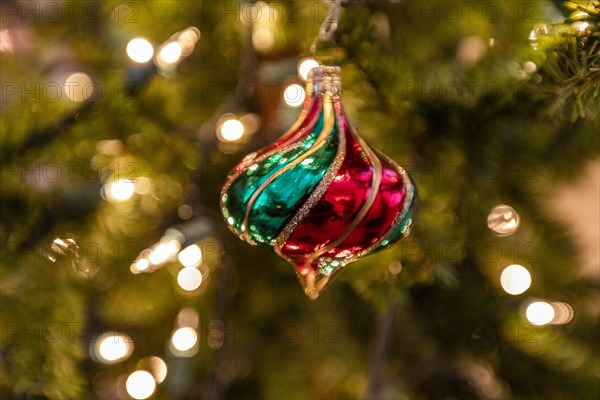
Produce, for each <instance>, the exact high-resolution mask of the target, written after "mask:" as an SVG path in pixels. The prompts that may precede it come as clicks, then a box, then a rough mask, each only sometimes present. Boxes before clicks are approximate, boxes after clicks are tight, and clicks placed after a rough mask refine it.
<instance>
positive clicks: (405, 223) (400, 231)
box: [379, 200, 415, 249]
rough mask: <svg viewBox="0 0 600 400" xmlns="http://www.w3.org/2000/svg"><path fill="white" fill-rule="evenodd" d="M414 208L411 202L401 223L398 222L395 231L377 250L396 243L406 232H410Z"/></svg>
mask: <svg viewBox="0 0 600 400" xmlns="http://www.w3.org/2000/svg"><path fill="white" fill-rule="evenodd" d="M414 206H415V202H414V200H413V204H411V206H410V208H409V209H408V211H406V214H405V215H404V217H402V221H400V223H399V224H398V226H397V227H396V229H394V231H393V232H392V233H391V235H390V236H389V237H388V238H387V239H386V240H384V241H383V242H381V246H380V247H379V249H383V248H385V247H387V246H389V245H390V244H393V243H394V242H396V241H398V240H399V239H400V238H402V237H403V236H404V235H406V233H407V232H409V231H410V228H411V226H412V224H413V222H414V221H413V217H414V212H413V209H414Z"/></svg>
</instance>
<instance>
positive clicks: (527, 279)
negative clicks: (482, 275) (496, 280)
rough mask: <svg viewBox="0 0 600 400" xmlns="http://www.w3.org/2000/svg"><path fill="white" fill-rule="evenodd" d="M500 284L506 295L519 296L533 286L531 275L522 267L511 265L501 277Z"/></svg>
mask: <svg viewBox="0 0 600 400" xmlns="http://www.w3.org/2000/svg"><path fill="white" fill-rule="evenodd" d="M500 284H501V285H502V289H504V291H505V292H506V293H508V294H512V295H518V294H521V293H523V292H525V291H526V290H527V289H529V286H531V274H530V273H529V271H528V270H527V269H526V268H525V267H523V266H521V265H518V264H513V265H509V266H508V267H506V268H504V270H503V271H502V274H501V275H500Z"/></svg>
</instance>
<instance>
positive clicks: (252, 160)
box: [219, 99, 319, 244]
mask: <svg viewBox="0 0 600 400" xmlns="http://www.w3.org/2000/svg"><path fill="white" fill-rule="evenodd" d="M313 101H315V100H314V99H313ZM312 107H313V106H312V105H311V106H310V107H309V109H308V110H311V109H312ZM307 114H308V111H304V110H303V111H302V113H301V115H300V117H299V119H298V120H297V121H296V122H295V123H294V125H293V126H292V127H291V128H290V129H288V131H287V132H286V133H284V134H283V135H282V136H281V137H280V138H279V139H278V140H281V139H282V138H285V137H286V136H290V135H291V134H292V133H294V132H295V131H296V130H297V129H298V127H299V126H300V125H301V124H302V123H303V122H304V120H305V119H306V115H307ZM318 121H319V118H314V119H313V120H312V121H310V124H309V125H307V126H306V127H305V128H304V129H303V130H302V131H300V132H298V136H301V135H302V134H304V133H305V132H306V131H307V130H308V131H310V130H312V129H313V128H314V126H315V125H316V124H317V122H318ZM297 139H299V138H297ZM300 146H303V144H302V142H291V143H288V144H287V145H284V146H282V147H279V148H275V149H273V150H271V151H269V152H267V153H265V154H262V155H261V156H260V157H256V158H255V155H256V152H255V153H251V154H250V155H248V156H246V157H244V158H243V159H242V161H240V164H242V165H243V167H241V168H240V171H239V172H237V173H235V174H232V175H230V176H228V178H227V180H226V181H225V183H224V184H223V188H222V189H221V195H220V197H219V204H220V207H221V210H223V208H225V204H224V202H223V195H225V194H226V193H227V191H228V190H229V188H230V187H231V185H232V184H233V182H235V181H236V179H237V178H239V177H240V175H241V174H243V173H244V171H245V169H246V168H248V167H249V166H250V165H252V164H255V163H259V162H262V161H264V160H266V159H267V158H269V157H271V156H273V155H274V154H277V153H279V152H286V151H289V150H293V149H295V148H298V147H300ZM251 156H252V157H251ZM238 165H239V164H238ZM236 167H237V166H236ZM227 226H228V227H229V230H231V231H232V232H233V233H235V234H236V235H238V236H240V237H241V238H242V239H244V237H243V236H244V235H243V233H242V232H241V231H240V230H239V229H237V228H236V227H235V225H232V224H227ZM249 243H250V244H256V243H254V242H253V241H252V242H249Z"/></svg>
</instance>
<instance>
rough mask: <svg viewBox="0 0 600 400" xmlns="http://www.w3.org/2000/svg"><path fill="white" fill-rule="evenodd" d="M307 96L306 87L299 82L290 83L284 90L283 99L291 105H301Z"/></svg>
mask: <svg viewBox="0 0 600 400" xmlns="http://www.w3.org/2000/svg"><path fill="white" fill-rule="evenodd" d="M305 96H306V94H305V92H304V88H303V87H302V86H300V85H298V84H297V83H292V84H290V85H288V86H287V87H286V88H285V90H284V91H283V100H284V101H285V103H286V104H287V105H288V106H290V107H300V106H301V105H302V104H304V98H305Z"/></svg>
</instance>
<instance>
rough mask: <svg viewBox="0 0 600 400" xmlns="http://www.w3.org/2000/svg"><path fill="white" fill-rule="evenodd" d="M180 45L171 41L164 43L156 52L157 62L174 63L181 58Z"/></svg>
mask: <svg viewBox="0 0 600 400" xmlns="http://www.w3.org/2000/svg"><path fill="white" fill-rule="evenodd" d="M181 53H182V49H181V45H180V44H179V43H177V42H171V43H169V44H167V45H165V46H164V47H163V48H162V49H161V50H160V53H159V54H158V57H159V60H160V61H159V63H160V64H162V63H165V64H174V63H176V62H177V61H179V59H180V58H181Z"/></svg>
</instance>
